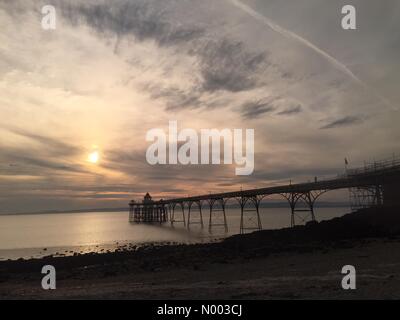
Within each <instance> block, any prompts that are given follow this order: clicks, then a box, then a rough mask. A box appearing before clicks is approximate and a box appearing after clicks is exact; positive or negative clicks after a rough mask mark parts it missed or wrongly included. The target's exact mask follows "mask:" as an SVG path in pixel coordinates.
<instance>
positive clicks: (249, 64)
mask: <svg viewBox="0 0 400 320" xmlns="http://www.w3.org/2000/svg"><path fill="white" fill-rule="evenodd" d="M198 52H199V53H200V57H201V74H202V77H203V83H202V87H203V89H204V90H205V91H211V92H213V91H218V90H226V91H230V92H239V91H245V90H249V89H254V88H257V87H258V86H260V83H259V82H258V79H257V76H256V74H257V73H259V72H260V71H262V66H263V64H264V63H265V62H266V54H265V53H256V52H251V51H249V50H247V49H245V46H244V44H243V43H242V42H238V41H230V40H228V39H222V40H221V41H218V40H217V41H209V42H208V43H207V44H206V45H205V46H204V47H203V48H202V49H201V50H199V51H198Z"/></svg>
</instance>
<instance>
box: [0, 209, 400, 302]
mask: <svg viewBox="0 0 400 320" xmlns="http://www.w3.org/2000/svg"><path fill="white" fill-rule="evenodd" d="M396 210H397V209H396ZM393 212H396V211H393V210H388V211H386V212H381V211H380V212H379V214H378V213H377V212H374V211H373V210H372V211H368V212H362V213H356V214H349V215H345V216H344V217H342V218H336V219H332V220H330V221H326V222H321V223H316V224H309V225H307V226H302V227H297V228H294V229H280V230H271V231H268V230H266V231H260V232H255V233H252V234H247V235H242V236H241V235H237V236H232V237H230V238H227V239H225V240H223V241H221V242H218V243H207V244H189V245H181V244H170V245H148V246H143V247H123V248H121V249H119V250H117V252H113V253H103V254H99V253H90V254H83V255H78V254H77V255H75V256H71V257H45V258H42V259H31V260H24V261H22V260H20V261H5V262H1V263H0V270H1V278H0V298H1V299H14V298H16V299H371V298H374V299H388V298H390V299H395V298H399V297H400V236H399V235H400V234H399V232H398V231H399V230H398V229H399V228H398V227H397V226H398V224H394V220H393V219H398V218H397V216H396V215H395V214H394V213H393ZM384 226H390V228H386V227H384ZM43 265H54V266H55V268H56V270H57V289H56V290H51V291H45V290H43V289H42V288H41V279H42V276H43V275H41V273H40V271H41V268H42V266H43ZM345 265H353V266H354V267H355V268H356V271H357V289H356V290H343V289H342V286H341V281H342V278H343V276H344V275H342V274H341V270H342V267H343V266H345Z"/></svg>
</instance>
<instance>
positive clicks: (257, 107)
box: [241, 100, 276, 119]
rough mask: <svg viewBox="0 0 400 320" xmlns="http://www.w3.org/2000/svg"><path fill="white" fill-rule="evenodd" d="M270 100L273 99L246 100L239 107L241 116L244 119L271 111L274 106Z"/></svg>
mask: <svg viewBox="0 0 400 320" xmlns="http://www.w3.org/2000/svg"><path fill="white" fill-rule="evenodd" d="M272 102H273V100H272V101H271V100H270V101H263V100H258V101H251V102H246V103H245V104H244V105H243V106H242V108H241V113H242V117H243V118H244V119H253V118H258V117H259V116H261V115H263V114H266V113H271V112H273V111H275V110H276V107H275V106H273V105H272Z"/></svg>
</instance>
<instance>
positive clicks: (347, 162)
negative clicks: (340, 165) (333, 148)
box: [344, 158, 349, 166]
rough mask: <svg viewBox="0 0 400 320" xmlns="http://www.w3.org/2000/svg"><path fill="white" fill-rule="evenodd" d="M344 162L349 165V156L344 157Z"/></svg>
mask: <svg viewBox="0 0 400 320" xmlns="http://www.w3.org/2000/svg"><path fill="white" fill-rule="evenodd" d="M344 164H345V165H346V166H347V165H348V164H349V161H348V160H347V158H344Z"/></svg>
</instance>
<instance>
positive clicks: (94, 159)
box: [88, 151, 100, 164]
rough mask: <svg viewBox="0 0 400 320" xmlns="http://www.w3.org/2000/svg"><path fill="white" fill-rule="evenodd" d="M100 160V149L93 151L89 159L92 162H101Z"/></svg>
mask: <svg viewBox="0 0 400 320" xmlns="http://www.w3.org/2000/svg"><path fill="white" fill-rule="evenodd" d="M99 160H100V155H99V152H98V151H93V152H92V153H90V154H89V156H88V161H89V162H90V163H94V164H96V163H98V162H99Z"/></svg>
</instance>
